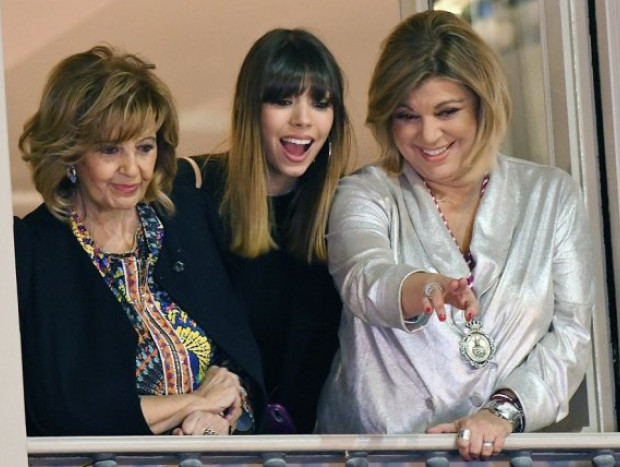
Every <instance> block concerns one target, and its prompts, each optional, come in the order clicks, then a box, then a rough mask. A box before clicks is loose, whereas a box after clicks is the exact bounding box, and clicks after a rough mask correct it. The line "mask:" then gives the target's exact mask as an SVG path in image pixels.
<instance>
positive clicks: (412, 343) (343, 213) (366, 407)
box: [317, 155, 594, 433]
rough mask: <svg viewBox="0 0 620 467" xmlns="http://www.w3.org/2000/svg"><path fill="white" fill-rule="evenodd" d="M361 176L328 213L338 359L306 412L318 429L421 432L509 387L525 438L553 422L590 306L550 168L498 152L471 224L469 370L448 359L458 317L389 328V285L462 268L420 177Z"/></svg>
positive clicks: (583, 350) (575, 214)
mask: <svg viewBox="0 0 620 467" xmlns="http://www.w3.org/2000/svg"><path fill="white" fill-rule="evenodd" d="M404 165H405V167H404V170H403V173H402V174H400V175H399V176H388V175H386V173H385V172H384V171H383V170H382V169H381V168H378V167H372V166H371V167H367V168H364V169H361V170H360V171H358V172H357V173H356V174H353V175H351V176H349V177H345V178H344V179H343V180H342V181H341V183H340V185H339V188H338V192H337V195H336V199H335V201H334V205H333V207H332V211H331V215H330V222H329V234H328V237H327V238H328V248H329V250H328V252H329V266H330V271H331V273H332V274H333V276H334V280H335V282H336V285H337V287H338V288H339V290H340V294H341V296H342V299H343V302H344V310H343V316H342V324H341V327H340V344H341V349H340V353H339V354H338V355H337V356H336V358H335V361H334V364H333V366H332V370H331V373H330V375H329V377H328V380H327V382H326V384H325V387H324V388H323V394H322V397H321V401H320V403H319V421H318V427H317V431H318V432H319V433H421V432H424V430H425V429H426V428H428V427H431V426H434V425H436V424H438V423H442V422H451V421H454V420H456V419H457V418H460V417H462V416H465V415H467V414H470V413H473V412H475V411H477V410H479V408H480V406H481V405H482V404H484V403H485V402H486V401H487V399H488V398H489V396H490V395H491V394H492V393H493V392H494V391H495V390H497V389H500V388H510V389H512V390H513V391H514V392H515V393H516V394H517V396H518V397H519V399H520V401H521V403H522V405H523V409H524V412H525V421H526V427H525V428H526V430H527V431H535V430H538V429H540V428H542V427H544V426H546V425H549V424H551V423H553V422H555V421H558V420H560V419H562V418H564V417H565V416H566V415H567V413H568V401H569V399H570V397H571V395H572V394H573V393H574V391H575V390H576V389H577V387H578V385H579V383H580V382H581V380H582V378H583V376H584V373H585V369H586V367H587V365H588V363H589V360H590V352H591V348H590V320H591V315H592V312H593V307H594V297H593V293H594V292H593V290H594V287H593V279H592V277H593V275H592V273H591V268H590V264H589V261H590V248H591V240H590V238H589V231H588V225H587V223H588V220H587V216H586V213H585V210H584V206H583V202H582V199H581V193H580V189H579V187H578V185H577V184H576V183H575V182H574V181H573V180H572V179H571V178H570V177H569V175H568V174H566V173H565V172H562V171H561V170H560V169H556V168H552V167H544V166H540V165H537V164H533V163H531V162H526V161H523V160H518V159H513V158H509V157H505V156H501V155H500V156H498V159H497V163H496V165H495V166H494V168H493V169H492V171H491V173H490V180H489V184H488V186H487V189H486V192H485V194H484V197H483V198H482V201H481V204H480V206H479V208H478V212H477V214H476V218H475V221H474V230H473V236H472V241H471V246H470V249H471V252H472V254H473V257H474V259H475V262H476V266H475V268H474V270H473V278H474V285H473V287H474V292H475V294H476V297H478V300H479V303H480V315H479V318H480V320H481V321H482V325H483V330H484V331H485V332H486V333H487V334H489V335H490V336H492V338H493V339H494V340H495V343H496V345H497V350H496V354H495V356H494V357H493V359H492V361H491V362H489V363H488V364H487V365H486V366H485V367H483V368H480V369H475V368H473V367H472V366H471V365H470V364H469V363H468V362H466V361H465V360H464V358H463V357H462V356H461V354H460V351H459V341H460V339H461V337H462V333H463V330H464V328H465V319H464V316H463V312H462V311H459V310H456V309H452V310H451V309H448V318H447V320H446V321H445V322H443V323H441V322H439V320H438V319H437V317H436V315H435V314H432V315H423V316H422V317H421V318H420V319H419V320H418V321H417V323H416V324H413V325H411V324H407V323H405V322H404V321H403V318H402V313H401V306H400V288H401V284H402V283H403V280H404V279H405V278H406V277H407V276H408V275H410V274H412V273H413V272H415V271H429V272H437V273H440V274H444V275H446V276H451V277H466V276H467V275H468V274H469V268H468V266H467V264H466V263H465V260H464V259H463V257H462V255H461V253H460V252H459V250H458V248H457V246H456V244H455V242H454V240H453V239H452V237H451V236H450V234H449V232H448V231H447V229H446V227H445V225H444V224H443V221H442V220H441V218H440V216H439V213H438V211H437V208H436V206H435V204H434V202H433V199H432V198H431V196H430V195H429V194H428V192H427V191H426V188H425V187H424V185H423V182H422V180H421V178H420V177H419V176H418V175H417V173H416V172H415V171H414V170H413V169H412V168H411V167H410V166H409V165H408V164H404Z"/></svg>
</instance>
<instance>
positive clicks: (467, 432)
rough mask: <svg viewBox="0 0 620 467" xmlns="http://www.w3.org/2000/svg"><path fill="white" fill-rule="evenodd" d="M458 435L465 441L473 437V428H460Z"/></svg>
mask: <svg viewBox="0 0 620 467" xmlns="http://www.w3.org/2000/svg"><path fill="white" fill-rule="evenodd" d="M457 437H458V439H461V440H463V441H469V438H471V430H470V429H469V428H463V429H462V430H459V434H458V435H457Z"/></svg>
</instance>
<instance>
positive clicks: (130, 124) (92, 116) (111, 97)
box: [19, 45, 178, 220]
mask: <svg viewBox="0 0 620 467" xmlns="http://www.w3.org/2000/svg"><path fill="white" fill-rule="evenodd" d="M154 68H155V67H154V66H153V65H151V64H149V63H146V62H145V61H143V60H142V59H140V58H139V57H137V56H136V55H132V54H127V53H124V52H121V51H119V50H116V49H114V48H113V47H111V46H109V45H99V46H96V47H93V48H91V49H90V50H88V51H86V52H83V53H78V54H75V55H71V56H70V57H68V58H66V59H64V60H62V61H61V62H60V63H59V64H58V65H56V67H55V68H54V69H53V70H52V71H51V73H50V75H49V78H48V80H47V83H46V85H45V87H44V89H43V95H42V98H41V102H40V105H39V109H38V111H37V112H36V113H35V114H34V115H33V116H32V117H31V118H30V119H29V120H28V121H27V122H26V124H25V125H24V131H23V133H22V135H21V136H20V138H19V149H20V151H21V152H22V154H23V159H24V160H25V161H26V162H27V163H28V164H29V165H30V168H31V170H32V177H33V180H34V184H35V187H36V189H37V190H38V191H39V193H40V194H41V196H42V197H43V201H44V202H45V204H46V206H47V207H48V209H49V210H50V212H51V213H52V214H53V215H54V216H56V217H57V218H59V219H61V220H66V219H67V216H68V215H69V213H70V211H71V209H72V206H73V203H74V200H75V193H76V185H75V184H73V183H71V181H70V180H69V179H68V177H67V170H68V168H70V167H72V166H73V165H75V164H76V163H77V162H78V161H79V160H80V159H81V157H82V155H83V153H84V152H85V151H86V150H87V149H89V148H91V147H92V146H93V144H96V143H97V142H100V141H117V142H122V141H126V140H128V139H131V138H134V137H136V136H138V135H140V134H141V133H142V132H144V131H145V130H146V129H148V128H149V127H152V126H153V125H155V127H156V128H158V130H157V133H156V138H157V149H158V153H157V161H156V165H155V173H154V176H153V180H152V181H151V183H150V184H149V187H148V189H147V191H146V194H145V201H150V202H157V203H159V204H160V205H161V206H162V207H163V208H164V210H166V211H167V212H172V211H174V205H173V204H172V201H171V200H170V198H169V197H168V195H167V193H169V192H170V190H171V189H172V182H173V180H174V176H175V174H176V159H175V148H176V146H177V143H178V117H177V113H176V109H175V106H174V103H173V99H172V95H171V93H170V90H169V89H168V87H167V86H166V85H165V84H164V83H163V82H162V81H161V80H160V79H159V78H158V77H157V76H155V74H154V73H153V72H152V70H153V69H154ZM77 183H80V181H79V180H78V181H77Z"/></svg>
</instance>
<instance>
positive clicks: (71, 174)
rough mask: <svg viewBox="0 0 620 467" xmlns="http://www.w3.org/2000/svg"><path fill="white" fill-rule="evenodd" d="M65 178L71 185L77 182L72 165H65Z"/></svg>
mask: <svg viewBox="0 0 620 467" xmlns="http://www.w3.org/2000/svg"><path fill="white" fill-rule="evenodd" d="M67 178H68V179H69V181H70V182H71V183H72V184H73V185H75V184H76V183H77V172H76V171H75V166H74V165H70V166H69V167H67Z"/></svg>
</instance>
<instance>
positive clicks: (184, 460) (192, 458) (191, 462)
mask: <svg viewBox="0 0 620 467" xmlns="http://www.w3.org/2000/svg"><path fill="white" fill-rule="evenodd" d="M179 460H180V461H179V467H203V464H202V461H201V460H200V454H195V453H191V454H179Z"/></svg>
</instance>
